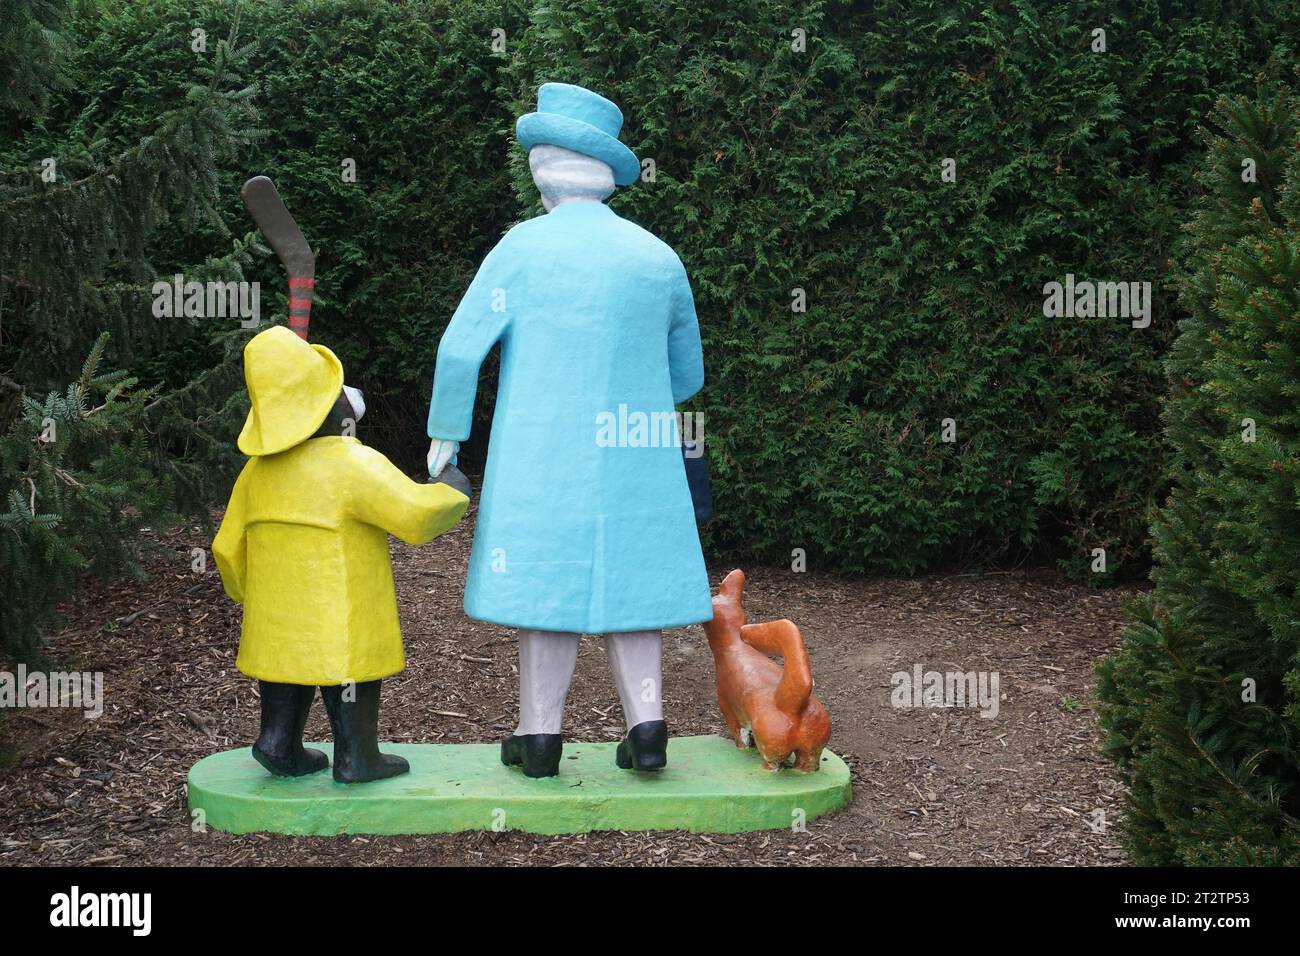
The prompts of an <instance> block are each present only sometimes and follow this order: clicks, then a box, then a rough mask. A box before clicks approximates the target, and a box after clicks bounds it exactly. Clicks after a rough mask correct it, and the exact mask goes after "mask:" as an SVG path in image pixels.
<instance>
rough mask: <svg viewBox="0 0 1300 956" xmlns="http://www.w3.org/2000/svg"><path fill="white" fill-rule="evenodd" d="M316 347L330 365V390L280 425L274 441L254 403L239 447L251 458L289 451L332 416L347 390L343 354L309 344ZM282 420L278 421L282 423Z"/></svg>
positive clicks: (241, 435)
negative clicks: (344, 381)
mask: <svg viewBox="0 0 1300 956" xmlns="http://www.w3.org/2000/svg"><path fill="white" fill-rule="evenodd" d="M307 344H308V345H311V347H312V348H314V349H315V350H316V351H317V353H319V354H320V356H321V357H322V358H324V359H325V361H326V362H327V363H328V365H329V372H330V382H331V385H330V388H329V390H328V391H327V392H321V393H320V395H319V396H313V397H312V400H311V401H310V402H309V403H308V405H307V408H306V410H305V411H304V412H303V413H302V414H300V415H296V416H295V420H294V422H293V423H292V424H290V425H288V426H287V427H278V428H276V429H274V430H275V431H276V437H275V440H274V441H268V440H267V439H266V438H265V437H264V433H265V432H266V431H267V429H263V428H262V427H261V424H260V423H259V422H258V420H257V408H256V406H254V407H253V408H250V409H249V410H248V417H247V418H246V419H244V427H243V429H242V430H241V431H240V432H239V441H238V442H237V444H238V445H239V450H240V451H241V452H243V453H244V454H245V455H247V456H248V457H249V458H254V457H257V456H259V455H274V454H277V453H278V452H282V451H286V450H288V449H290V448H292V447H294V446H295V445H300V444H302V443H303V442H305V441H306V440H307V439H308V438H310V437H311V436H312V435H314V434H316V431H317V430H318V429H319V428H320V427H321V425H323V424H325V419H326V418H328V417H329V413H330V409H331V408H333V407H334V403H335V402H337V401H338V400H339V393H340V392H341V391H343V363H342V362H340V361H339V357H338V356H337V355H335V354H334V353H333V352H331V351H330V350H329V349H327V348H326V347H325V346H323V345H316V344H314V343H311V342H309V343H307ZM279 424H281V423H277V425H279Z"/></svg>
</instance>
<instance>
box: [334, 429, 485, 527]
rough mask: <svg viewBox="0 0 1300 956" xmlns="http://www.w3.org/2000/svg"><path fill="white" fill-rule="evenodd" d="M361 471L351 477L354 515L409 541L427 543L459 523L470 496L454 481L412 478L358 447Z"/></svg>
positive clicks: (380, 457)
mask: <svg viewBox="0 0 1300 956" xmlns="http://www.w3.org/2000/svg"><path fill="white" fill-rule="evenodd" d="M354 460H355V462H356V465H357V473H356V474H354V475H353V476H352V478H350V479H349V495H348V502H349V505H348V510H349V512H350V513H351V515H352V517H354V518H356V519H357V520H358V521H364V522H365V523H366V524H372V525H375V526H376V527H379V528H383V529H384V530H385V531H387V532H388V533H389V534H391V535H392V536H393V537H395V538H401V539H402V540H403V541H405V542H406V543H407V544H427V543H428V542H430V541H432V540H433V539H434V538H436V537H437V536H438V535H440V534H442V533H443V532H444V531H447V530H449V529H451V528H452V527H454V526H455V524H456V522H457V521H459V520H460V517H461V515H463V514H464V513H465V509H466V508H467V507H469V499H468V498H466V497H465V496H464V495H462V494H461V493H460V492H459V491H457V490H456V489H455V488H452V487H451V486H450V485H445V484H436V485H422V484H419V483H418V482H415V481H412V480H411V479H410V478H408V477H406V475H404V474H402V472H401V471H400V470H399V469H398V468H397V466H396V465H394V464H393V463H392V462H391V461H389V460H388V459H387V458H385V457H384V456H383V455H382V454H380V453H379V452H377V451H375V450H374V449H373V448H367V447H366V446H365V445H358V446H357V447H356V455H355V456H354Z"/></svg>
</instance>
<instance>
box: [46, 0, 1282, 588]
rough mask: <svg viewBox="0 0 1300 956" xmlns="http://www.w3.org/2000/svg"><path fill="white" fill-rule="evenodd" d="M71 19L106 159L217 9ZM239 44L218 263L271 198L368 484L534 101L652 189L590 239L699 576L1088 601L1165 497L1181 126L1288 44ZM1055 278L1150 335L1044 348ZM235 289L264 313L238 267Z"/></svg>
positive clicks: (618, 31)
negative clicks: (689, 471)
mask: <svg viewBox="0 0 1300 956" xmlns="http://www.w3.org/2000/svg"><path fill="white" fill-rule="evenodd" d="M93 7H94V5H88V6H87V7H86V8H85V10H84V11H83V14H82V19H81V21H80V27H81V33H82V36H83V42H84V43H86V45H87V49H88V56H89V57H90V58H91V61H90V62H89V64H88V68H87V70H86V75H85V79H84V82H83V83H82V84H80V86H79V88H78V90H77V91H76V93H75V95H74V96H73V98H72V100H70V101H69V102H70V103H72V104H74V105H75V106H76V107H77V108H80V107H81V106H82V105H84V104H85V103H87V102H90V103H92V104H93V108H92V110H91V111H90V116H91V118H92V119H93V118H96V117H98V118H101V119H104V120H108V119H110V118H111V121H112V125H113V126H114V127H119V126H120V127H122V128H124V129H126V128H129V124H130V121H131V117H136V118H138V120H139V122H141V123H144V122H146V121H147V118H148V117H149V116H150V115H151V114H153V113H155V112H156V111H157V110H159V109H160V108H162V106H163V105H164V104H165V103H166V102H167V100H168V98H169V97H171V96H173V95H175V91H176V90H177V89H179V88H180V85H181V81H182V79H183V77H184V75H185V74H186V73H187V71H188V70H189V69H190V68H191V67H190V65H189V64H190V61H191V60H192V58H193V56H194V54H192V53H191V52H190V51H189V48H188V42H187V41H188V36H189V31H190V29H192V28H193V27H194V26H196V25H198V26H204V27H206V28H207V29H208V31H209V34H210V35H213V36H215V35H218V34H219V33H221V32H222V31H223V30H224V29H225V24H226V22H227V21H228V19H229V16H230V10H231V9H232V8H231V7H230V5H229V4H226V3H216V2H211V0H208V2H201V3H198V4H193V3H181V2H179V0H144V2H141V3H134V2H133V3H129V4H128V3H121V4H119V5H118V6H117V8H116V12H114V13H113V14H112V16H111V17H109V18H107V19H103V18H102V15H101V14H97V13H94V12H93ZM244 24H245V28H244V36H245V37H246V38H251V39H254V40H255V41H256V42H257V44H258V47H257V50H256V51H255V54H254V58H253V63H252V65H251V67H250V70H249V76H250V77H253V78H256V79H257V80H258V81H259V83H260V85H261V90H260V92H259V94H258V97H257V101H258V106H259V108H260V109H261V112H262V117H263V124H262V125H263V126H264V127H265V128H266V129H267V130H268V131H269V136H268V137H267V138H266V139H264V140H263V141H262V142H260V143H259V144H258V145H257V146H256V147H255V148H254V149H253V150H252V151H250V153H249V154H248V156H247V157H245V159H244V161H243V163H242V165H241V166H240V168H238V169H232V170H231V171H230V196H231V202H230V211H229V218H228V221H229V223H230V224H231V227H232V228H233V229H235V230H236V231H237V232H239V231H242V230H243V229H244V228H246V226H247V220H246V218H245V217H244V214H243V211H242V209H241V208H240V207H239V205H238V200H237V188H238V184H239V182H240V181H242V179H243V178H244V177H245V176H246V175H249V174H252V173H258V172H269V173H271V174H272V175H274V176H275V177H276V179H277V182H278V183H279V185H280V188H281V191H282V193H283V194H284V195H285V196H286V197H287V198H288V201H289V203H290V207H291V209H292V210H293V211H294V213H295V215H296V216H297V217H298V219H299V221H300V222H301V223H302V224H303V227H304V229H305V231H306V233H307V235H308V236H309V238H311V240H312V241H313V243H314V245H315V247H316V249H317V252H318V254H319V256H320V271H319V291H320V295H321V302H320V304H319V305H318V306H317V307H316V309H315V310H314V313H313V327H314V337H315V338H317V339H319V340H320V341H323V342H326V343H328V344H330V345H331V346H334V347H336V348H337V349H338V351H339V352H340V354H341V356H342V357H343V359H344V362H345V363H346V365H347V367H348V369H349V375H350V378H351V379H352V380H353V381H354V382H356V383H357V384H360V385H361V386H362V387H364V388H366V389H367V392H368V395H369V396H370V398H371V400H372V407H373V411H372V413H371V417H370V418H369V419H368V421H367V424H368V425H369V426H370V431H369V432H368V437H369V440H371V441H372V442H374V443H376V444H377V445H379V446H380V447H381V448H383V449H384V450H385V451H388V452H389V453H390V454H394V455H395V456H396V457H398V458H399V459H401V460H402V461H403V462H404V463H407V464H414V463H415V462H417V461H418V460H419V458H420V452H421V448H420V446H421V443H422V438H423V417H424V412H425V407H426V402H427V394H428V388H429V377H430V374H431V372H432V366H433V357H434V351H435V349H436V344H437V340H438V337H439V335H440V333H441V330H442V328H443V327H444V325H445V323H446V321H447V319H448V318H449V317H450V315H451V312H452V310H453V309H454V307H455V304H456V302H457V300H458V298H459V296H460V294H461V293H462V291H463V290H464V288H465V286H466V285H467V284H468V281H469V278H470V276H471V275H472V274H473V272H474V269H475V268H476V266H477V264H478V262H479V261H481V259H482V257H483V255H484V254H485V252H486V250H487V249H488V248H490V246H491V245H492V244H493V243H494V242H495V241H496V240H497V239H498V238H499V236H500V235H501V233H502V232H503V230H504V229H505V228H506V227H508V225H509V224H511V223H512V222H513V221H515V220H517V219H519V218H523V217H526V216H529V215H533V214H535V212H536V211H537V210H538V207H537V203H536V197H535V194H534V192H533V190H532V189H531V186H530V185H529V184H528V182H527V179H526V165H525V163H524V161H523V157H522V155H521V154H520V153H519V151H518V150H517V149H514V148H513V144H512V132H513V120H514V117H515V116H516V115H517V114H518V112H519V111H520V110H525V109H529V108H531V107H532V105H533V103H534V102H535V99H534V98H535V91H536V86H537V85H538V83H540V82H543V81H546V80H566V81H572V82H579V83H584V84H588V85H590V86H592V87H593V88H595V89H597V90H598V91H600V92H602V93H605V94H606V95H608V96H610V97H611V98H613V99H614V100H616V101H617V102H619V103H620V105H621V106H622V107H623V109H624V112H625V114H626V116H627V125H626V127H625V139H626V140H627V141H628V142H629V144H630V145H632V146H633V148H634V149H636V150H637V152H638V154H639V155H641V156H643V157H647V158H652V159H653V160H654V161H655V164H656V177H655V180H654V181H653V182H645V183H639V184H637V185H635V186H633V187H631V188H629V189H626V190H622V191H621V192H620V193H619V194H618V195H617V196H616V197H615V199H614V201H613V205H614V206H615V207H616V208H617V209H619V211H620V212H621V213H622V214H624V215H626V216H629V217H631V218H633V219H634V220H636V221H638V222H641V223H642V224H644V225H645V226H647V227H648V228H650V229H651V230H653V231H654V232H656V233H657V234H659V235H660V236H662V237H663V238H664V239H665V240H666V241H668V242H669V243H671V244H672V245H673V246H674V247H675V248H677V250H678V251H679V253H680V254H681V256H682V258H683V260H684V261H685V263H686V265H687V268H688V270H689V272H690V275H691V277H692V281H693V283H694V287H695V291H696V296H697V305H698V310H699V314H700V318H701V323H702V329H703V335H704V340H705V348H706V370H707V374H708V384H707V385H706V388H705V391H704V392H703V393H702V394H701V396H699V397H698V398H697V399H695V400H693V402H692V405H691V408H692V409H693V410H700V411H704V412H705V414H706V421H707V424H706V431H705V434H706V447H707V450H708V454H709V460H710V464H711V467H712V476H713V481H714V491H715V496H716V501H717V507H718V518H717V519H716V521H715V522H714V524H713V526H712V527H711V529H710V532H709V537H710V541H709V545H710V547H711V548H712V549H713V550H714V551H716V552H725V553H728V554H729V555H730V556H734V557H736V558H739V557H745V558H747V559H767V560H774V561H788V560H789V558H790V552H791V551H792V549H794V548H804V549H806V551H807V552H808V555H809V560H810V565H811V566H812V567H822V568H835V569H840V570H848V571H865V570H885V571H895V572H910V571H915V570H918V569H921V568H925V567H930V566H935V565H940V564H952V563H961V564H964V565H967V566H979V565H983V564H986V563H991V562H1006V561H1011V560H1018V559H1022V558H1024V557H1026V556H1028V557H1033V558H1037V559H1041V558H1044V557H1048V558H1052V559H1059V560H1061V561H1062V562H1063V564H1064V565H1065V566H1066V567H1067V568H1068V569H1070V570H1071V571H1072V572H1075V573H1078V574H1080V575H1085V574H1086V573H1087V568H1088V562H1089V561H1090V560H1091V553H1090V552H1091V550H1092V549H1093V548H1096V547H1104V548H1106V549H1107V554H1108V570H1107V572H1106V574H1104V575H1100V576H1099V575H1091V576H1090V577H1091V579H1093V580H1100V579H1104V578H1109V577H1110V576H1111V575H1112V574H1114V573H1115V571H1116V570H1117V569H1124V568H1128V569H1130V570H1132V569H1135V568H1136V567H1137V566H1139V565H1140V560H1139V559H1140V555H1141V553H1142V548H1143V539H1144V535H1145V517H1146V514H1147V512H1148V509H1149V506H1150V504H1151V503H1152V501H1154V500H1156V496H1157V495H1158V494H1159V493H1160V491H1161V487H1162V485H1161V482H1162V478H1161V470H1160V465H1161V454H1160V450H1159V434H1158V415H1157V409H1158V402H1159V396H1160V391H1161V375H1160V359H1161V355H1162V352H1163V351H1164V349H1165V348H1166V346H1167V345H1168V342H1169V341H1170V339H1171V336H1172V332H1173V328H1174V322H1175V319H1176V317H1177V314H1178V313H1177V310H1176V306H1175V304H1174V302H1173V300H1172V298H1171V296H1170V294H1169V291H1168V290H1167V288H1166V284H1167V274H1168V266H1167V263H1166V257H1167V256H1168V254H1169V249H1170V248H1171V244H1172V241H1173V239H1174V236H1175V234H1176V229H1177V224H1178V223H1179V221H1180V220H1181V218H1182V210H1183V209H1184V208H1185V204H1186V192H1187V180H1188V170H1189V168H1190V165H1189V164H1191V163H1192V162H1194V160H1195V158H1196V156H1197V155H1198V146H1197V144H1196V142H1195V139H1194V131H1195V128H1196V124H1197V122H1198V121H1199V120H1200V119H1201V118H1202V116H1203V115H1204V113H1205V111H1206V110H1207V109H1208V107H1209V105H1210V103H1211V102H1212V99H1213V97H1214V96H1215V95H1217V94H1218V93H1220V92H1224V91H1233V90H1235V89H1238V88H1240V87H1242V86H1243V85H1244V84H1246V83H1247V82H1249V80H1250V78H1251V77H1252V76H1253V74H1255V73H1256V72H1258V71H1260V70H1266V69H1273V68H1274V66H1275V65H1276V64H1279V63H1285V62H1286V61H1287V59H1288V56H1289V51H1288V50H1286V49H1284V48H1282V47H1280V46H1277V43H1278V42H1279V41H1278V38H1281V37H1287V36H1296V35H1300V30H1298V29H1297V28H1298V27H1300V16H1298V15H1297V10H1296V6H1295V4H1293V3H1290V2H1287V3H1263V2H1244V3H1241V4H1234V5H1233V6H1232V9H1231V10H1228V9H1225V8H1224V7H1223V6H1222V5H1221V4H1218V3H1209V2H1204V3H1198V2H1183V3H1154V2H1139V3H1132V4H1126V5H1123V6H1122V7H1121V9H1120V10H1119V11H1116V10H1112V9H1109V8H1108V7H1106V6H1105V5H1099V4H1095V3H1082V2H1067V3H1049V2H1046V0H1044V2H1040V3H1025V2H1020V3H999V4H995V5H993V6H992V7H991V8H990V7H989V5H987V4H980V3H974V2H965V0H958V2H954V3H950V4H945V5H942V6H937V5H927V4H915V3H911V2H901V0H893V2H891V0H885V2H881V3H875V4H871V5H869V9H866V8H864V5H860V4H854V3H836V2H824V3H806V4H794V5H791V4H789V3H778V2H773V0H742V2H724V3H713V4H700V3H697V2H692V0H654V2H608V0H605V2H594V0H576V2H567V3H564V4H540V3H539V4H536V5H535V6H532V7H531V8H525V7H522V6H515V5H513V4H503V3H483V2H456V3H452V2H438V0H418V2H404V3H397V2H389V0H378V2H369V0H365V2H363V0H321V2H312V3H307V2H294V3H283V4H280V3H277V4H271V3H251V4H246V5H245V8H244ZM1094 27H1101V28H1104V29H1105V30H1106V32H1107V41H1108V51H1107V52H1105V53H1094V52H1092V51H1091V50H1090V44H1091V43H1092V30H1093V28H1094ZM494 28H500V29H502V30H504V31H505V36H506V40H507V50H506V53H505V54H504V55H502V54H498V53H494V52H492V50H491V47H490V43H491V39H492V35H491V34H492V30H493V29H494ZM796 28H798V29H802V30H804V31H806V44H807V47H806V50H805V51H803V52H797V51H795V50H793V49H792V48H791V43H792V30H795V29H796ZM343 157H352V158H354V159H356V161H357V164H358V170H359V175H360V182H359V183H358V184H355V185H351V184H347V183H344V182H342V181H341V179H340V176H339V163H340V160H341V159H342V158H343ZM945 157H953V158H955V159H956V160H957V177H958V178H957V182H956V183H951V184H948V183H943V182H941V181H940V176H939V173H940V162H941V160H943V159H944V158H945ZM179 244H180V243H179V240H178V245H179ZM173 258H174V259H176V260H178V261H180V260H183V259H184V258H185V256H184V253H183V251H182V250H179V249H160V250H159V254H158V260H159V262H160V263H165V262H167V261H170V260H171V259H173ZM1067 272H1070V273H1074V274H1075V275H1076V276H1078V277H1079V278H1081V279H1092V280H1116V281H1119V280H1123V281H1150V282H1151V283H1152V286H1153V290H1154V294H1155V300H1156V301H1155V304H1154V320H1153V323H1152V325H1151V327H1150V328H1147V329H1142V330H1139V329H1133V328H1131V327H1130V325H1129V323H1128V321H1127V320H1125V319H1049V318H1045V317H1044V316H1043V314H1042V301H1043V295H1042V287H1043V284H1044V283H1046V282H1048V281H1054V280H1056V281H1060V280H1063V279H1064V277H1065V274H1066V273H1067ZM263 276H264V281H265V282H267V283H270V286H269V287H270V288H276V289H278V288H280V285H281V279H280V273H279V272H278V268H277V266H276V265H275V263H274V262H273V261H268V262H266V263H265V270H264V273H263ZM796 287H797V288H802V289H803V290H805V292H806V295H807V304H808V305H807V311H806V312H802V313H795V312H792V311H791V295H792V290H793V289H795V288H796ZM203 354H204V353H203V350H202V349H201V348H196V349H194V350H193V353H192V354H191V353H185V354H184V361H189V362H197V361H202V360H203V358H202V356H203ZM169 355H170V353H169ZM164 358H166V357H164ZM167 361H171V359H170V358H166V361H164V360H163V359H160V360H159V363H160V364H159V367H160V368H162V367H168V366H167ZM174 364H175V363H174V362H173V365H174ZM157 374H162V373H161V372H158V373H157ZM170 374H176V373H175V371H174V370H173V371H172V372H171V373H170ZM486 375H487V379H486V381H485V384H486V385H488V386H489V389H488V391H489V393H490V384H491V369H490V368H489V369H488V371H487V373H486ZM488 411H489V407H488V403H487V402H486V401H485V402H484V403H483V405H482V406H481V408H480V421H483V420H484V416H486V414H487V413H488ZM945 418H951V419H954V420H955V422H956V429H957V441H956V442H955V443H944V442H941V441H940V440H939V437H940V429H941V427H942V421H943V420H944V419H945ZM485 433H486V430H485V429H484V428H482V427H480V428H478V429H477V435H476V441H475V442H474V443H472V444H471V445H470V446H469V447H468V449H467V452H466V456H467V458H468V459H469V461H470V466H471V468H472V467H473V466H474V464H475V463H476V461H481V457H482V451H483V448H482V442H483V439H484V438H485Z"/></svg>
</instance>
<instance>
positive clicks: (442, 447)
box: [426, 438, 460, 478]
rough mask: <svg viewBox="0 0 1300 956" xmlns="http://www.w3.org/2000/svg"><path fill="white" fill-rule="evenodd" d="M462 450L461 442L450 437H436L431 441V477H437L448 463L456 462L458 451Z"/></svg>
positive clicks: (429, 461) (428, 459)
mask: <svg viewBox="0 0 1300 956" xmlns="http://www.w3.org/2000/svg"><path fill="white" fill-rule="evenodd" d="M458 451H460V442H458V441H452V440H451V439H449V438H435V439H433V441H431V442H430V443H429V457H428V458H427V459H426V460H427V461H428V463H429V477H430V478H437V477H438V476H439V475H440V474H442V470H443V469H444V468H446V467H447V466H448V465H454V464H456V452H458Z"/></svg>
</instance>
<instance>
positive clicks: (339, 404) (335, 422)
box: [311, 391, 357, 438]
mask: <svg viewBox="0 0 1300 956" xmlns="http://www.w3.org/2000/svg"><path fill="white" fill-rule="evenodd" d="M356 430H357V413H356V410H355V409H353V407H352V403H351V402H349V401H348V396H347V393H345V392H342V391H340V392H339V397H338V398H337V399H336V400H335V402H334V407H333V408H331V409H330V413H329V414H328V415H326V416H325V421H323V422H321V426H320V428H318V429H316V434H314V435H312V436H311V437H312V438H326V437H328V436H330V435H344V434H347V435H351V434H355V432H356Z"/></svg>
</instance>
